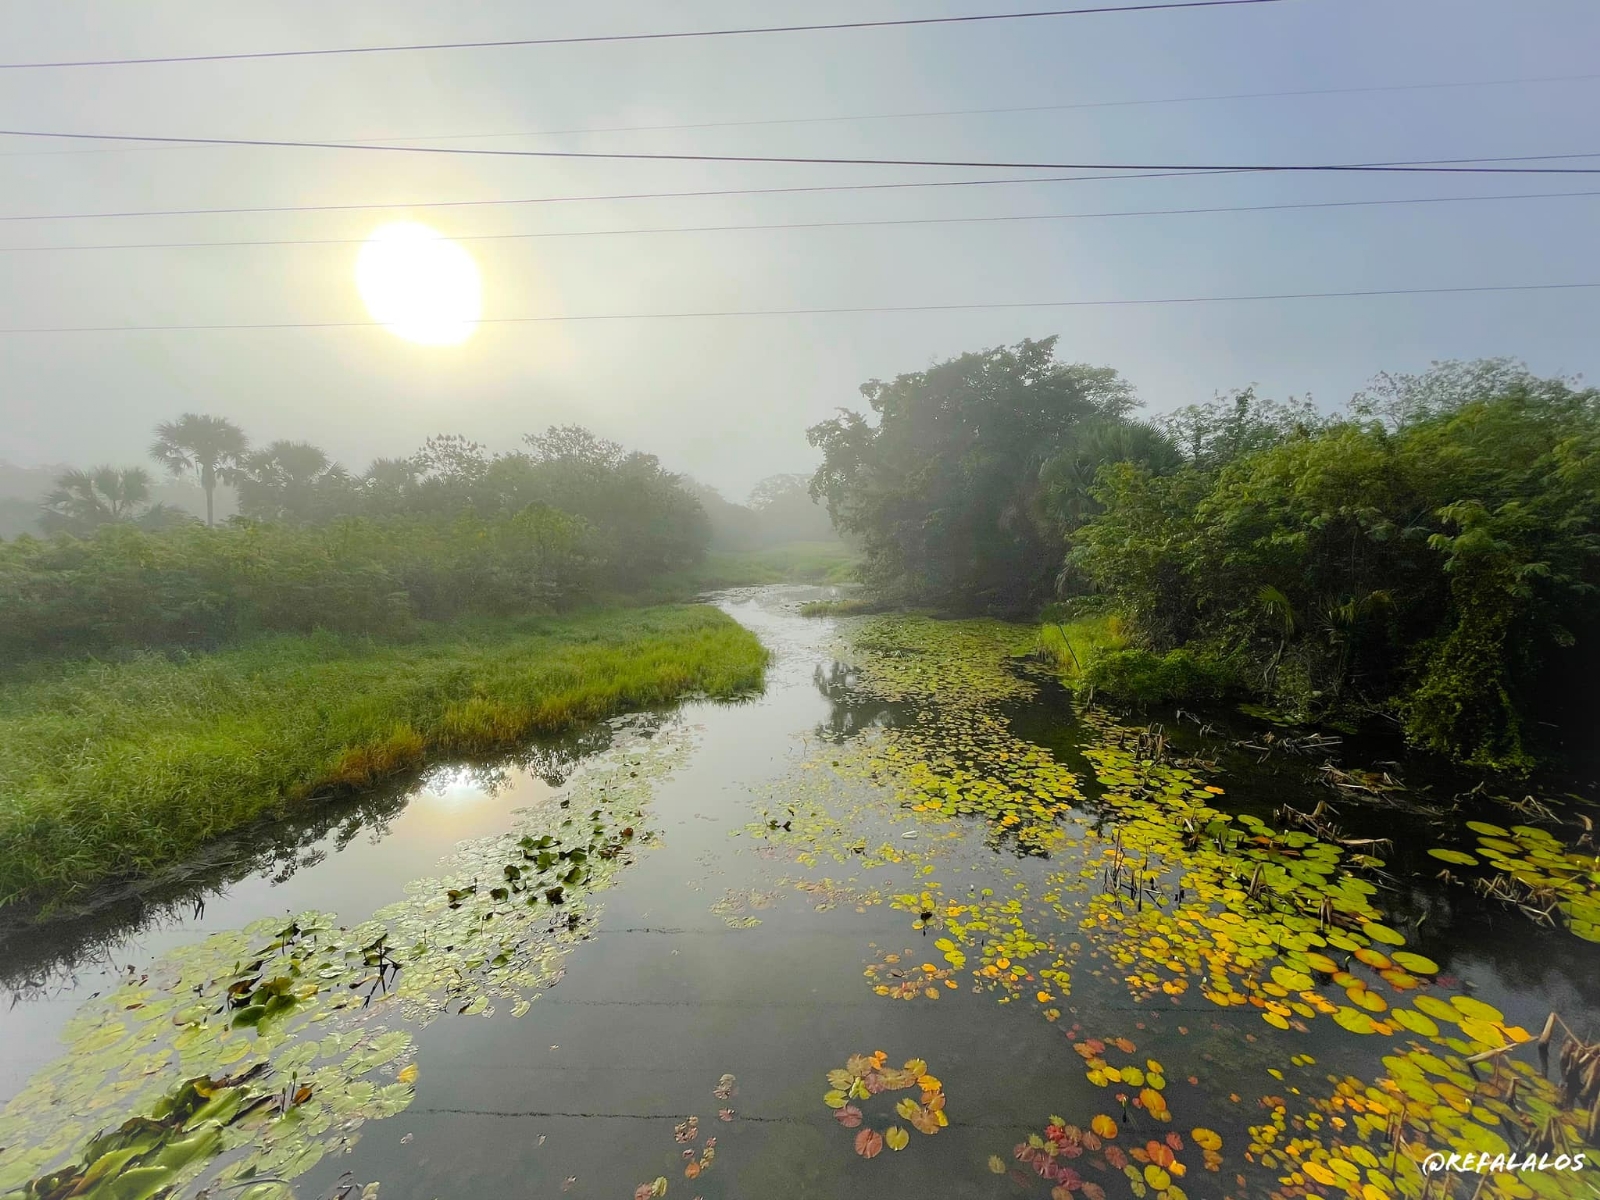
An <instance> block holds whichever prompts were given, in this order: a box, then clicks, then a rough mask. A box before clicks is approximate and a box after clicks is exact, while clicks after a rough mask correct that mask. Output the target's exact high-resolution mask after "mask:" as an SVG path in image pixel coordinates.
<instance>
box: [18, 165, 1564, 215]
mask: <svg viewBox="0 0 1600 1200" xmlns="http://www.w3.org/2000/svg"><path fill="white" fill-rule="evenodd" d="M1549 157H1552V158H1560V157H1564V156H1561V155H1552V156H1549ZM1572 157H1589V156H1588V155H1575V156H1572ZM1449 161H1452V162H1499V161H1526V160H1523V159H1513V160H1502V159H1484V158H1475V159H1452V160H1449ZM1419 165H1427V163H1426V161H1425V160H1424V161H1423V162H1422V163H1420V164H1419ZM1238 174H1242V172H1239V171H1154V172H1146V173H1143V174H1132V175H1035V176H1019V177H1011V178H1005V179H929V180H896V181H894V182H891V183H826V184H795V185H791V186H788V187H761V188H698V189H694V190H691V191H682V192H609V193H601V194H588V195H578V196H521V197H512V198H510V199H502V198H500V197H492V198H485V199H471V200H404V201H383V202H377V203H360V204H269V205H234V206H228V207H220V208H142V209H122V210H116V209H108V210H101V211H98V212H69V213H13V214H9V215H0V222H6V221H103V220H121V219H125V218H136V217H212V216H240V215H251V214H260V213H309V212H372V211H382V210H391V209H412V208H490V207H502V206H506V205H523V204H581V203H604V202H611V201H618V200H692V199H715V198H722V197H728V196H784V195H803V194H810V193H821V192H878V191H904V190H915V189H921V188H949V187H955V188H966V187H1002V186H1012V185H1019V184H1027V185H1032V184H1039V183H1095V182H1105V181H1120V180H1137V179H1173V178H1182V179H1189V178H1198V177H1203V176H1207V175H1238Z"/></svg>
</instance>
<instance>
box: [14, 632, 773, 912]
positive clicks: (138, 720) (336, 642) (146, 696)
mask: <svg viewBox="0 0 1600 1200" xmlns="http://www.w3.org/2000/svg"><path fill="white" fill-rule="evenodd" d="M765 662H766V652H765V651H764V650H763V649H762V647H761V645H760V643H759V642H758V641H757V639H756V638H755V637H754V636H753V635H752V634H750V633H749V632H748V631H747V630H745V629H743V628H742V627H741V626H740V625H738V624H737V623H736V622H734V621H733V620H731V619H730V618H728V617H727V616H725V615H724V614H722V613H720V612H718V611H717V610H715V609H712V608H709V607H702V606H667V607H658V608H645V609H640V608H633V609H623V610H601V611H595V612H588V613H581V614H577V615H572V616H565V617H560V618H550V617H538V618H525V619H516V620H503V621H482V622H470V623H464V624H458V625H450V626H443V627H429V628H427V629H425V630H424V631H423V632H422V633H421V634H420V635H419V636H417V637H414V638H410V639H407V640H406V641H404V642H375V641H371V640H368V639H362V638H351V637H339V636H335V635H331V634H313V635H310V636H304V637H292V636H283V637H272V638H266V639H262V640H259V641H255V642H251V643H248V644H246V645H243V646H239V647H237V648H232V649H228V650H224V651H220V652H218V653H214V654H206V655H191V656H184V657H175V658H169V657H165V656H160V655H148V656H145V657H141V658H137V659H133V660H131V661H127V662H122V663H117V664H105V663H95V662H80V663H74V664H71V665H68V666H65V667H63V666H61V665H59V664H54V665H52V666H51V668H50V669H49V670H48V671H47V670H45V669H43V668H40V669H38V670H34V671H29V672H25V673H19V674H18V675H15V676H13V677H11V678H9V679H8V680H7V681H6V682H5V683H4V684H3V685H0V797H3V802H0V906H9V905H13V904H18V903H25V902H26V903H43V904H51V903H57V902H60V901H64V900H69V899H71V898H73V897H75V896H78V895H80V894H81V893H83V892H84V891H86V890H87V889H88V888H90V887H92V886H93V885H95V884H96V883H99V882H101V881H103V880H107V879H115V878H124V877H129V876H135V875H140V874H145V873H148V872H150V871H152V870H154V869H155V868H157V867H159V866H161V865H163V864H165V863H169V862H172V861H174V860H177V859H179V858H181V857H183V856H184V855H186V854H188V853H191V852H193V851H194V850H195V849H197V848H198V847H200V846H202V845H204V844H205V843H206V841H208V840H209V839H211V838H214V837H216V836H218V835H220V834H223V833H226V832H228V831H229V830H233V829H237V828H239V827H240V826H242V825H245V824H247V823H249V822H250V821H253V820H255V819H257V818H260V817H263V816H266V815H268V814H271V813H274V812H277V811H280V810H282V809H283V808H284V807H285V806H288V805H292V804H295V803H299V802H305V801H306V800H307V799H308V798H310V797H314V796H319V795H323V794H326V793H330V792H339V791H346V790H350V789H355V788H360V787H365V786H368V785H370V784H372V783H375V782H377V781H379V780H381V779H383V778H385V777H388V776H392V775H395V774H398V773H400V772H403V771H407V770H414V769H416V768H417V767H419V766H421V765H422V764H423V763H425V762H427V761H429V760H431V759H436V758H440V757H471V756H474V755H482V754H488V753H491V752H494V751H496V750H502V749H506V748H508V747H511V746H513V745H515V744H517V743H518V742H520V741H522V740H525V739H526V738H528V737H529V736H531V735H533V734H536V733H548V732H555V731H558V730H561V729H564V728H568V727H570V726H572V725H575V724H578V723H580V722H583V721H588V720H593V719H595V718H597V717H603V716H606V715H609V714H611V713H615V712H619V711H622V710H624V709H630V708H644V707H650V706H654V705H660V704H667V703H671V702H673V701H675V700H678V699H681V698H682V697H684V696H687V695H691V694H696V693H704V694H707V695H712V696H730V695H735V694H737V693H739V692H741V691H745V690H748V689H752V688H755V687H758V686H760V684H761V681H762V672H763V668H764V665H765Z"/></svg>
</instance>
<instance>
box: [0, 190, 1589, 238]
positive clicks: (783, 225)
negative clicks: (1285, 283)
mask: <svg viewBox="0 0 1600 1200" xmlns="http://www.w3.org/2000/svg"><path fill="white" fill-rule="evenodd" d="M1587 196H1600V191H1585V192H1517V193H1513V194H1510V195H1495V196H1406V197H1399V198H1395V199H1389V200H1319V201H1310V202H1306V203H1298V204H1238V205H1214V206H1210V207H1204V208H1135V209H1114V210H1111V211H1107V212H1083V213H1020V214H1006V215H997V216H980V217H890V218H884V219H864V220H854V221H772V222H763V223H760V224H747V225H656V226H644V227H637V228H629V229H562V230H541V231H538V232H533V233H461V234H455V233H453V234H450V235H449V237H450V240H452V241H456V242H507V241H523V240H531V239H536V238H586V237H632V236H642V235H649V234H662V233H746V232H757V231H764V230H778V229H861V228H880V227H883V226H897V225H991V224H1007V223H1015V222H1025V221H1087V220H1097V219H1101V218H1109V217H1178V216H1196V215H1203V214H1213V213H1249V212H1289V211H1295V210H1301V209H1332V208H1371V207H1380V206H1389V205H1404V204H1471V203H1481V202H1484V201H1492V200H1556V199H1561V198H1571V197H1587ZM366 241H367V239H366V238H365V237H337V238H257V239H239V240H234V241H189V242H101V243H87V244H80V245H54V246H0V254H42V253H47V252H52V253H53V252H57V251H70V250H190V249H200V248H204V247H228V248H234V247H245V246H351V245H359V244H362V243H364V242H366Z"/></svg>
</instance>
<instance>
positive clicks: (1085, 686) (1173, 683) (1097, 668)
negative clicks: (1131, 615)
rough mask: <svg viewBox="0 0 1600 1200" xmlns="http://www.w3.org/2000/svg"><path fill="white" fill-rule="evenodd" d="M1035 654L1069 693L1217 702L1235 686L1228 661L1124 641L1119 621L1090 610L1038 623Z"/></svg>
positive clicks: (1141, 701) (1145, 700) (1150, 701)
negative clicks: (1052, 666) (1049, 664)
mask: <svg viewBox="0 0 1600 1200" xmlns="http://www.w3.org/2000/svg"><path fill="white" fill-rule="evenodd" d="M1038 649H1039V652H1040V653H1041V654H1042V655H1043V657H1044V658H1046V659H1047V660H1048V661H1050V662H1052V663H1054V664H1055V667H1056V669H1057V670H1058V671H1059V672H1060V673H1061V678H1062V680H1063V681H1064V682H1065V683H1066V684H1067V685H1068V686H1069V687H1071V688H1073V689H1074V690H1075V691H1080V692H1084V693H1086V694H1088V695H1090V696H1093V695H1096V694H1103V695H1106V696H1110V697H1112V698H1113V699H1116V700H1122V701H1126V702H1130V703H1135V704H1169V703H1179V702H1184V701H1205V700H1219V699H1222V698H1224V697H1225V696H1227V695H1229V694H1230V693H1232V692H1234V691H1235V690H1236V689H1237V686H1238V681H1237V678H1236V674H1235V666H1234V664H1233V663H1231V662H1229V661H1226V660H1223V659H1220V658H1218V657H1216V656H1215V655H1213V654H1210V653H1207V652H1205V651H1199V650H1189V649H1178V650H1168V651H1166V652H1165V653H1157V652H1155V651H1152V650H1145V649H1141V648H1139V647H1137V646H1131V645H1129V644H1128V637H1127V634H1126V632H1125V630H1124V628H1123V625H1122V622H1121V620H1120V619H1119V618H1117V617H1116V616H1114V615H1111V614H1107V613H1096V614H1092V615H1086V616H1081V617H1078V618H1076V619H1074V620H1067V621H1063V622H1050V621H1046V622H1045V623H1044V624H1042V625H1040V627H1039V642H1038Z"/></svg>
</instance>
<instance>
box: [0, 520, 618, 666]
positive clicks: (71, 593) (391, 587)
mask: <svg viewBox="0 0 1600 1200" xmlns="http://www.w3.org/2000/svg"><path fill="white" fill-rule="evenodd" d="M602 566H603V560H601V559H600V558H599V557H598V556H597V553H596V550H595V548H594V546H593V537H592V531H591V530H590V528H589V527H588V526H587V525H586V524H585V523H584V522H583V521H581V520H579V519H578V518H576V517H573V516H570V515H568V514H566V513H562V512H559V511H557V510H555V509H552V508H548V507H543V506H537V505H535V506H530V507H529V508H527V509H525V510H523V511H522V512H520V513H517V514H515V515H513V516H509V517H504V518H500V519H497V520H485V519H483V518H480V517H477V516H474V515H471V514H462V515H460V516H456V517H454V518H444V519H435V520H422V519H416V518H412V519H394V520H389V521H382V522H379V521H370V520H363V519H359V518H347V519H344V520H340V521H336V522H333V523H331V524H328V525H321V526H281V525H252V524H243V525H232V526H227V527H223V528H217V529H206V528H204V527H199V526H194V527H186V528H180V529H176V530H171V531H167V532H162V533H150V532H146V531H144V530H140V529H137V528H135V527H133V526H130V525H124V524H117V525H108V526H105V527H103V528H101V529H99V530H97V531H96V532H95V533H94V534H93V535H92V536H90V537H88V538H84V539H76V538H69V537H60V538H55V539H51V540H49V541H41V540H38V539H34V538H19V539H17V540H16V541H12V542H4V543H0V659H10V660H17V659H21V658H25V657H32V656H46V655H72V654H102V653H105V652H108V651H113V650H116V649H118V648H123V647H170V646H187V647H214V646H217V645H221V644H224V643H227V642H232V641H236V640H238V639H240V638H242V637H246V636H249V635H252V634H256V633H262V632H307V631H310V630H312V629H329V630H334V631H337V632H345V633H393V632H398V631H400V630H403V629H404V628H405V627H406V626H407V625H408V624H409V623H410V622H411V621H413V620H415V619H423V620H433V621H438V620H448V619H451V618H454V617H458V616H464V615H469V614H473V615H485V616H501V615H512V614H517V613H524V612H541V611H549V610H550V609H552V608H555V607H559V606H560V605H561V604H562V603H563V602H566V601H571V600H574V599H577V598H578V597H580V596H582V595H584V594H585V593H586V592H587V591H588V590H589V589H590V588H591V587H592V586H593V585H594V582H595V575H596V572H597V571H598V570H600V569H601V568H602Z"/></svg>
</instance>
